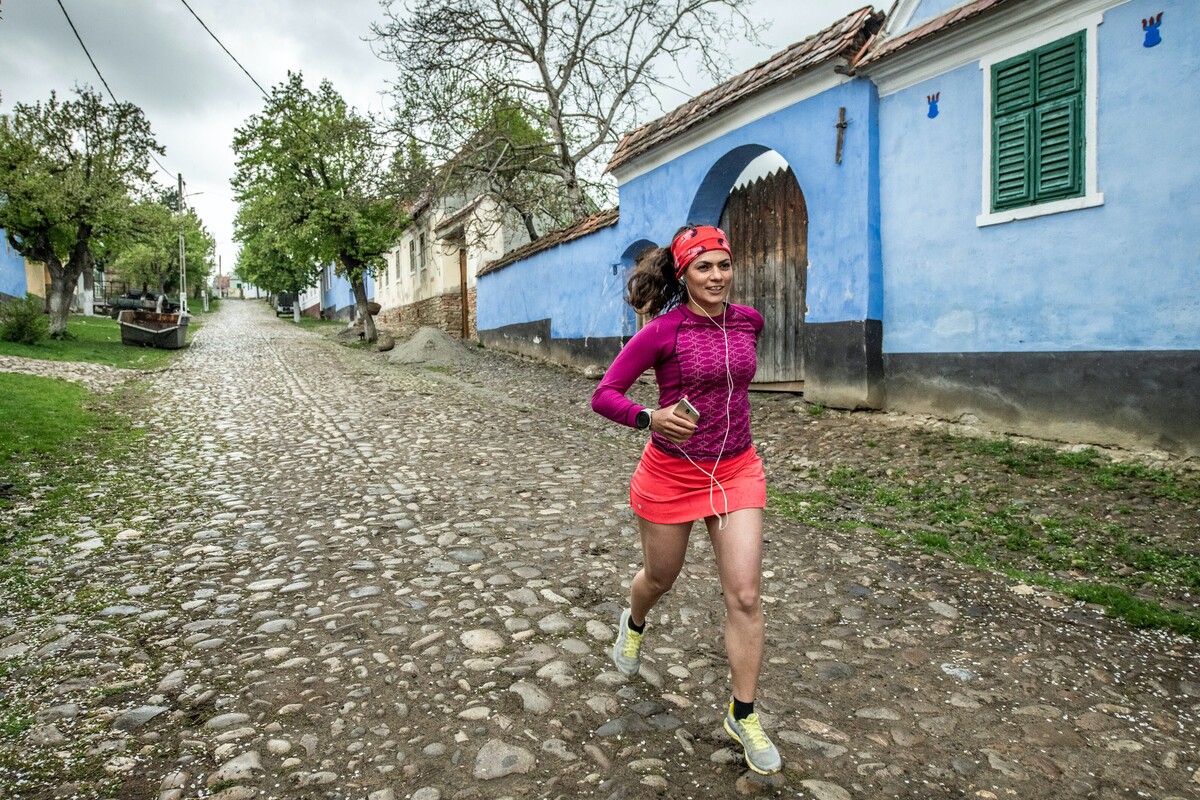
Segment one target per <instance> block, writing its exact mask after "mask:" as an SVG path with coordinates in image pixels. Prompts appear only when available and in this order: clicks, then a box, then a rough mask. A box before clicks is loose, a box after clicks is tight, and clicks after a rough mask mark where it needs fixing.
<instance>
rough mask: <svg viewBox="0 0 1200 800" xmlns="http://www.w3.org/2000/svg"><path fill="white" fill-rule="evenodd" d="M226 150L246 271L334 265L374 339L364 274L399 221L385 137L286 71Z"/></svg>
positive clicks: (325, 89) (377, 261) (322, 89)
mask: <svg viewBox="0 0 1200 800" xmlns="http://www.w3.org/2000/svg"><path fill="white" fill-rule="evenodd" d="M233 150H234V153H235V154H236V156H237V173H236V175H235V176H234V178H233V181H232V183H233V189H234V193H235V197H236V199H237V200H238V203H239V204H240V205H239V210H238V216H237V219H236V220H235V227H234V238H235V239H237V240H238V241H239V242H242V243H243V245H246V244H250V245H251V246H252V247H253V248H254V250H253V251H252V252H251V253H250V254H249V255H248V263H247V267H248V268H250V264H253V263H254V262H255V260H256V259H257V260H259V263H260V264H261V259H263V258H268V257H270V258H279V259H283V258H286V259H287V260H289V261H290V262H291V263H292V265H293V266H294V267H295V268H296V269H306V268H307V265H320V264H329V263H333V264H335V265H336V268H337V270H338V272H339V273H340V274H341V275H344V276H345V277H346V278H347V279H348V280H349V281H350V286H351V288H352V290H353V292H354V301H355V306H356V309H357V315H358V318H359V319H361V320H362V321H363V327H364V331H365V333H366V336H367V339H368V341H375V339H376V331H375V322H374V320H373V319H372V317H371V315H370V314H369V313H367V290H366V277H367V276H368V275H370V274H372V273H373V272H374V271H375V270H376V269H380V268H383V267H384V266H385V263H386V262H385V260H384V255H385V254H386V253H387V252H388V250H390V249H391V248H392V247H393V246H395V243H396V240H397V239H398V238H399V236H400V233H401V231H402V230H403V228H404V226H405V225H406V224H407V217H406V215H405V213H404V211H403V209H402V207H401V205H400V200H399V198H398V197H397V196H396V193H395V189H394V185H393V180H394V176H393V174H392V171H391V169H390V165H391V163H392V161H391V159H392V154H391V153H389V151H388V148H387V146H386V144H385V138H384V137H383V136H381V135H380V133H379V131H378V130H377V129H376V127H375V125H374V124H373V123H372V121H371V120H370V119H369V118H367V117H366V116H364V115H362V114H360V113H358V112H357V111H355V110H354V109H353V108H351V107H349V106H348V105H347V104H346V101H345V100H344V99H343V98H342V97H341V95H340V94H338V92H337V91H336V90H335V89H334V88H333V84H331V83H330V82H329V81H322V82H321V84H320V85H319V86H318V88H317V90H316V92H313V91H310V90H309V89H308V88H307V87H305V85H304V79H303V77H302V76H301V75H300V74H299V73H289V74H288V78H287V80H286V81H284V82H283V83H281V84H279V85H278V86H275V87H273V88H272V90H271V96H270V98H269V99H268V100H267V101H266V104H265V108H264V109H263V111H262V113H260V114H256V115H254V116H252V117H250V119H249V120H247V122H246V124H245V125H243V126H242V127H240V128H238V130H237V133H236V136H235V137H234V140H233ZM264 231H270V234H269V235H267V234H264Z"/></svg>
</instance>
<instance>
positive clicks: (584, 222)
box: [475, 208, 620, 277]
mask: <svg viewBox="0 0 1200 800" xmlns="http://www.w3.org/2000/svg"><path fill="white" fill-rule="evenodd" d="M619 217H620V213H619V210H618V209H615V208H610V209H608V210H607V211H601V212H599V213H597V214H592V215H591V216H590V217H584V218H583V219H581V220H579V222H576V223H575V224H573V225H568V226H567V227H565V228H559V229H558V230H556V231H551V232H550V233H547V234H546V235H545V236H542V237H541V238H539V239H538V240H537V241H534V242H530V243H529V244H526V245H522V246H521V247H518V248H517V249H515V250H509V251H508V252H507V253H505V254H504V255H502V256H500V258H497V259H496V260H495V261H489V262H487V263H486V264H484V265H483V266H482V267H480V268H479V271H478V272H476V273H475V276H476V277H480V276H483V275H487V274H488V273H489V272H495V271H496V270H498V269H503V268H504V267H507V266H508V265H509V264H513V263H515V262H517V261H520V260H522V259H525V258H529V257H530V256H532V255H534V254H535V253H540V252H542V251H543V250H549V249H550V248H551V247H557V246H558V245H560V244H566V243H567V242H570V241H574V240H575V239H581V238H583V237H584V236H587V235H589V234H592V233H595V232H596V231H598V230H601V229H603V228H607V227H608V226H610V225H616V224H617V220H618V219H619Z"/></svg>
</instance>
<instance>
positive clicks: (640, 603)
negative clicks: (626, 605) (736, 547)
mask: <svg viewBox="0 0 1200 800" xmlns="http://www.w3.org/2000/svg"><path fill="white" fill-rule="evenodd" d="M638 530H639V531H640V532H641V535H642V564H643V566H642V568H641V569H640V570H638V573H637V575H634V576H633V586H632V588H631V591H630V594H631V595H632V601H631V603H630V614H629V615H630V617H632V619H633V622H634V624H635V625H643V624H645V622H646V615H647V614H649V613H650V609H652V608H654V604H655V603H657V602H658V599H659V598H660V597H662V596H663V595H664V594H666V593H667V590H668V589H670V588H671V586H672V585H674V583H675V579H676V578H677V577H679V571H680V570H681V569H683V560H684V557H685V556H686V555H687V545H688V537H689V536H690V535H691V532H692V523H690V522H684V523H680V524H678V525H660V524H658V523H656V522H650V521H648V520H645V519H642V518H641V517H638Z"/></svg>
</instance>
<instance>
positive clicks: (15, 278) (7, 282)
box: [0, 230, 28, 300]
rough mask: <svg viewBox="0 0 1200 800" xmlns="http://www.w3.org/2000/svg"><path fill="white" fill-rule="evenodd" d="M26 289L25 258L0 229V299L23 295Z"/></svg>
mask: <svg viewBox="0 0 1200 800" xmlns="http://www.w3.org/2000/svg"><path fill="white" fill-rule="evenodd" d="M27 291H28V287H27V286H26V278H25V259H24V257H22V256H21V254H20V253H18V252H17V251H16V250H13V248H12V245H10V244H9V243H8V239H7V238H6V237H5V235H4V231H3V230H0V300H10V299H12V298H14V297H24V296H25V293H26V292H27Z"/></svg>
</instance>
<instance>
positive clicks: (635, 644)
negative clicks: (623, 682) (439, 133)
mask: <svg viewBox="0 0 1200 800" xmlns="http://www.w3.org/2000/svg"><path fill="white" fill-rule="evenodd" d="M619 627H620V629H621V630H620V631H618V632H617V640H616V641H615V642H613V649H612V660H613V664H615V665H616V667H617V672H619V673H621V674H622V675H627V676H630V677H632V676H634V675H637V671H638V667H640V666H641V664H642V634H640V633H638V632H637V631H634V630H630V629H629V609H628V608H627V609H625V610H624V611H622V612H621V624H620V625H619Z"/></svg>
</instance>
